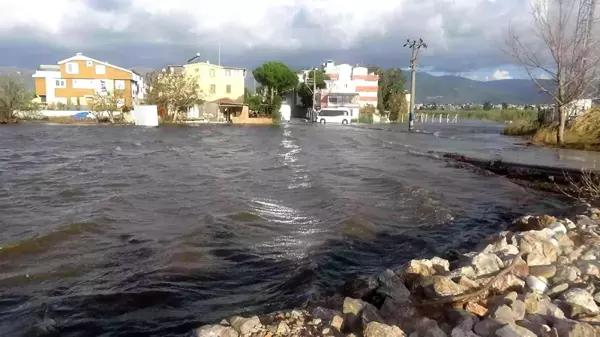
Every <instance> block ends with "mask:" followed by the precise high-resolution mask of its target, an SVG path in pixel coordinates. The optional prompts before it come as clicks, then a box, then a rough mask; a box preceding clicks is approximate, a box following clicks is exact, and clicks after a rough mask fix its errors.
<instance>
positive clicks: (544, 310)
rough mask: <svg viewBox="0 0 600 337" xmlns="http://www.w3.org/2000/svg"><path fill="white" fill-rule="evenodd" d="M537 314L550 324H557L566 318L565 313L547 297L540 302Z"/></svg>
mask: <svg viewBox="0 0 600 337" xmlns="http://www.w3.org/2000/svg"><path fill="white" fill-rule="evenodd" d="M535 314H538V315H540V316H542V317H543V318H544V319H545V320H546V321H548V322H556V321H557V320H561V319H564V318H565V313H564V312H563V311H562V310H561V309H560V308H559V307H558V306H556V304H554V303H552V302H551V301H550V299H549V298H546V297H545V298H542V299H541V300H540V302H539V307H538V310H537V311H536V312H535Z"/></svg>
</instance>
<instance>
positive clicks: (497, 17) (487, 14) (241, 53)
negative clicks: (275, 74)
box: [0, 0, 522, 73]
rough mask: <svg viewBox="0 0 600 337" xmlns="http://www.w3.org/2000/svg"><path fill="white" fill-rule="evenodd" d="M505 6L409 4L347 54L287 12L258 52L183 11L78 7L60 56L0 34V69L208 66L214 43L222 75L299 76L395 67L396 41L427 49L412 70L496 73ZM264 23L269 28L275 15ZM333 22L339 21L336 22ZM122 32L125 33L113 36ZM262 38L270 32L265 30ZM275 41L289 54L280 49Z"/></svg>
mask: <svg viewBox="0 0 600 337" xmlns="http://www.w3.org/2000/svg"><path fill="white" fill-rule="evenodd" d="M473 1H476V0H473ZM510 3H512V4H517V3H520V1H519V0H505V2H503V3H500V2H499V1H496V2H480V3H479V5H478V6H477V8H475V9H472V10H469V9H468V6H467V7H457V6H456V3H454V2H449V1H441V0H433V1H422V2H417V1H415V2H412V3H409V4H407V5H406V6H404V7H403V8H402V9H401V10H397V11H395V12H394V11H391V12H390V13H387V14H386V15H384V16H381V17H375V18H374V20H373V25H374V26H376V28H379V30H375V31H368V32H366V33H364V34H363V35H361V36H358V37H357V38H356V39H355V40H354V41H353V43H350V44H347V43H344V42H343V38H341V37H343V36H345V34H346V33H347V32H345V31H343V29H341V28H340V27H339V26H336V25H334V24H331V22H330V21H327V20H324V19H323V18H320V17H319V16H316V15H315V13H314V12H311V11H310V10H309V9H307V8H304V7H300V8H295V9H290V10H288V11H287V14H288V16H289V18H287V20H288V21H286V24H285V25H282V26H281V27H280V28H278V30H277V31H276V32H275V33H277V34H278V35H277V36H279V37H280V38H281V41H283V42H280V44H282V43H283V45H281V46H279V45H278V46H274V45H272V44H271V45H269V44H268V43H267V44H266V42H262V43H255V44H254V45H248V44H246V43H245V42H246V41H254V40H255V38H256V34H257V32H251V31H249V30H247V29H246V28H244V27H243V26H242V25H241V24H238V23H236V22H235V21H232V22H231V23H230V24H228V25H226V26H225V27H222V28H221V29H220V30H212V31H209V30H203V31H198V30H197V24H198V22H197V19H196V18H195V17H194V16H193V15H192V14H190V13H189V12H187V11H170V12H164V13H162V14H151V13H149V12H146V11H142V10H139V9H134V8H132V7H131V6H130V3H129V2H128V1H124V0H123V1H121V0H85V4H86V5H87V6H88V9H89V13H88V14H89V17H90V19H89V20H65V21H64V22H65V23H64V24H63V25H62V27H61V29H60V32H59V35H60V39H61V41H68V42H69V43H68V45H64V47H59V46H58V45H63V44H57V43H52V41H53V39H56V37H54V36H52V35H50V34H47V33H44V32H40V31H37V30H35V29H32V28H27V29H26V28H24V27H19V29H13V30H12V31H9V32H7V33H6V34H2V33H0V52H1V53H0V65H16V66H22V67H35V66H36V65H38V64H40V63H54V62H56V61H58V60H60V59H63V58H66V57H69V56H71V55H73V54H74V53H76V52H82V53H84V54H86V55H89V56H92V57H95V58H98V59H101V60H105V61H108V62H111V63H115V64H118V65H121V66H125V67H131V66H149V67H162V66H164V65H167V64H176V63H183V62H185V61H186V60H187V59H188V58H189V57H191V56H192V55H194V54H195V53H196V52H200V53H201V54H202V56H203V58H207V59H210V60H211V62H216V59H217V41H218V40H219V39H220V40H221V44H222V53H221V60H222V63H223V64H228V65H232V66H244V67H248V68H252V67H254V66H257V65H259V64H261V63H262V62H264V61H268V60H280V61H282V62H285V63H287V64H289V65H290V66H291V67H292V68H294V69H301V68H303V67H308V66H314V65H318V64H321V63H322V62H323V61H324V60H326V59H333V60H335V61H336V62H348V63H360V64H365V65H380V66H383V67H391V66H396V67H405V66H407V65H408V63H409V57H410V53H409V50H408V49H407V48H404V47H403V44H404V42H405V41H406V38H418V37H423V39H425V41H426V42H427V43H428V44H429V48H428V49H427V50H424V51H423V53H422V56H421V59H420V65H421V66H422V67H424V68H428V69H431V70H432V71H440V72H456V73H464V72H469V71H473V70H477V69H481V68H492V67H495V66H498V65H501V64H505V63H506V61H507V57H506V56H505V54H504V53H503V52H502V49H501V46H500V45H501V43H502V41H503V39H504V36H505V33H506V29H507V25H508V22H509V21H510V20H511V17H513V16H515V15H516V13H517V12H518V11H521V10H522V6H516V7H514V8H513V7H511V6H510ZM465 8H467V9H465ZM113 11H119V12H123V13H125V12H126V13H127V14H126V15H125V14H119V15H116V16H114V17H116V19H115V21H114V22H111V21H108V23H107V20H109V19H106V17H104V16H103V17H101V16H97V17H94V15H102V13H104V12H113ZM98 13H100V14H98ZM269 15H271V16H272V17H273V19H275V18H276V17H275V16H276V15H281V14H280V13H278V12H272V13H269ZM330 18H331V17H330ZM283 19H284V18H281V20H283ZM338 19H339V20H343V17H341V16H340V17H339V18H338ZM334 21H335V20H334ZM123 22H126V23H127V24H126V25H124V27H120V26H119V25H122V24H123ZM100 23H102V24H100ZM265 29H271V26H269V25H265ZM258 33H270V31H265V32H258ZM253 34H254V35H253ZM285 41H290V45H292V44H293V43H296V45H297V46H296V45H294V46H296V47H294V48H291V47H288V46H285ZM267 42H268V41H267Z"/></svg>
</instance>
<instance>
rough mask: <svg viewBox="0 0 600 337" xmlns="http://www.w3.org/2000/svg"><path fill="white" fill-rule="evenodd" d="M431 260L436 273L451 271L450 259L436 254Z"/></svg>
mask: <svg viewBox="0 0 600 337" xmlns="http://www.w3.org/2000/svg"><path fill="white" fill-rule="evenodd" d="M429 261H431V266H432V267H433V269H435V271H436V273H444V272H447V271H450V262H449V261H448V260H445V259H442V258H439V257H437V256H435V257H433V258H432V259H431V260H429Z"/></svg>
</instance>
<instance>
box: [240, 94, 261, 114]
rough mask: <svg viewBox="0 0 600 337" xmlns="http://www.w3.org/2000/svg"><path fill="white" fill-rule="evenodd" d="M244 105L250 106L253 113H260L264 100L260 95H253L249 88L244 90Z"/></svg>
mask: <svg viewBox="0 0 600 337" xmlns="http://www.w3.org/2000/svg"><path fill="white" fill-rule="evenodd" d="M244 103H245V104H246V105H248V108H250V110H252V111H259V110H260V105H261V104H262V99H261V97H260V95H259V94H257V93H255V94H251V93H250V91H248V88H246V89H244Z"/></svg>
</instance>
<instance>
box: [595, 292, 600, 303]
mask: <svg viewBox="0 0 600 337" xmlns="http://www.w3.org/2000/svg"><path fill="white" fill-rule="evenodd" d="M594 301H596V303H600V292H599V293H597V294H596V295H594Z"/></svg>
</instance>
